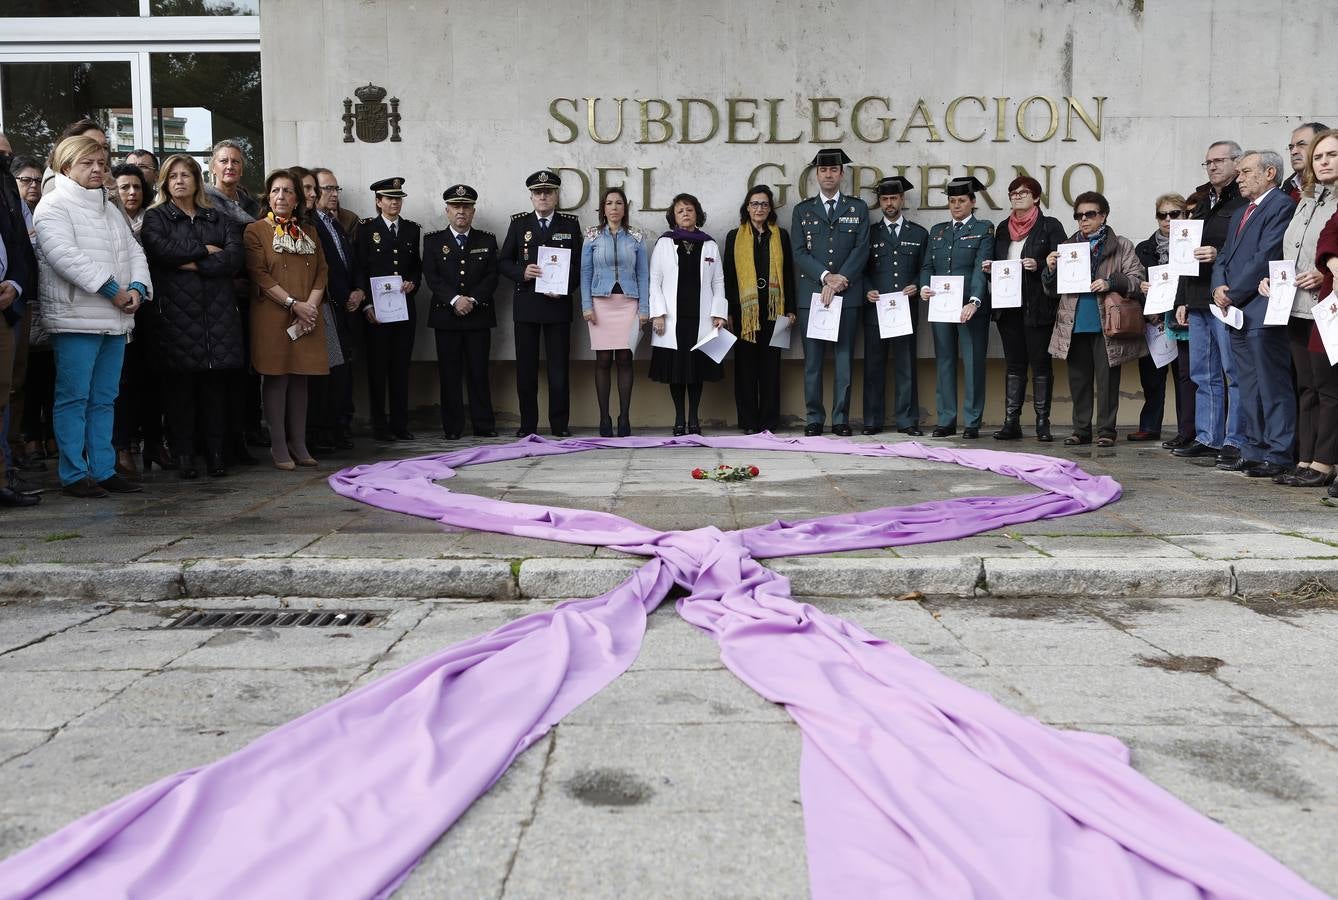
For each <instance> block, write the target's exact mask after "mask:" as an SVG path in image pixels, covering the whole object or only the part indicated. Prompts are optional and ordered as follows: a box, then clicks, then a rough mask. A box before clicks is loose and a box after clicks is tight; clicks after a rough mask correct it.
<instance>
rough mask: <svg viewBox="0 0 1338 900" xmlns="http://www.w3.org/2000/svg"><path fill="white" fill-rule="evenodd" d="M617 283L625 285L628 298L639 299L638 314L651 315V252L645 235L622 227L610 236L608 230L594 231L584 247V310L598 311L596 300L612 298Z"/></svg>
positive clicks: (582, 253)
mask: <svg viewBox="0 0 1338 900" xmlns="http://www.w3.org/2000/svg"><path fill="white" fill-rule="evenodd" d="M615 252H616V266H615ZM615 270H616V272H617V274H616V275H615V274H614V273H615ZM614 282H617V283H618V284H620V285H621V286H622V289H623V295H624V296H627V297H634V298H636V301H637V314H638V315H642V316H649V315H650V253H649V252H648V251H647V250H646V244H645V239H644V237H643V236H642V233H641V232H640V231H638V230H636V229H630V230H629V229H626V228H621V229H619V230H618V233H617V234H610V233H609V230H608V228H607V227H601V228H590V229H588V230H587V231H586V233H585V242H584V243H583V244H582V245H581V311H582V312H584V311H586V310H591V309H594V308H595V306H594V299H593V298H595V297H607V296H609V294H611V293H612V292H613V285H614Z"/></svg>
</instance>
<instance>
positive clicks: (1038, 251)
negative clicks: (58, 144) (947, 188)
mask: <svg viewBox="0 0 1338 900" xmlns="http://www.w3.org/2000/svg"><path fill="white" fill-rule="evenodd" d="M1066 240H1067V237H1066V236H1065V234H1064V226H1063V225H1061V224H1059V220H1058V219H1056V218H1054V217H1053V216H1047V215H1044V214H1042V215H1041V216H1040V217H1039V218H1038V219H1037V220H1036V224H1035V225H1033V226H1032V227H1031V231H1029V232H1027V239H1026V240H1025V241H1023V242H1022V258H1023V259H1034V260H1036V271H1034V272H1028V271H1027V270H1026V269H1023V270H1022V309H1021V310H1016V309H1001V310H996V311H995V313H994V318H995V320H996V321H997V320H998V319H1000V318H1003V317H1005V316H1011V315H1016V314H1018V313H1019V312H1020V313H1021V315H1022V324H1024V325H1026V326H1027V327H1028V328H1051V327H1053V326H1054V324H1055V310H1056V309H1058V308H1059V302H1058V300H1056V299H1055V298H1054V297H1052V296H1050V295H1049V294H1047V293H1046V292H1045V288H1044V286H1042V284H1041V273H1042V272H1044V271H1045V269H1046V265H1045V260H1046V257H1048V256H1049V255H1050V254H1051V253H1052V252H1053V251H1054V249H1055V248H1056V247H1058V246H1059V245H1060V244H1062V243H1064V241H1066ZM1012 243H1013V238H1012V235H1010V234H1009V233H1008V219H1007V218H1005V219H1004V220H1003V221H1002V222H1000V223H999V224H998V226H997V227H996V228H995V229H994V252H993V253H992V254H990V258H991V259H992V260H1000V259H1007V258H1008V248H1009V246H1010V245H1011V244H1012Z"/></svg>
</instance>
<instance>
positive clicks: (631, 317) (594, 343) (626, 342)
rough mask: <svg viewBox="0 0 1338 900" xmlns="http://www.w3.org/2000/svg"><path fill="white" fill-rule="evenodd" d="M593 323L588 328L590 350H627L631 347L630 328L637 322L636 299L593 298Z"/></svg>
mask: <svg viewBox="0 0 1338 900" xmlns="http://www.w3.org/2000/svg"><path fill="white" fill-rule="evenodd" d="M592 299H593V300H594V306H595V321H594V322H587V323H586V325H588V326H589V328H590V349H591V350H628V349H630V348H631V346H632V328H633V327H634V326H636V324H637V322H638V321H639V320H638V318H637V314H636V304H637V301H636V298H635V297H626V296H624V295H622V294H613V295H611V296H609V297H594V298H592Z"/></svg>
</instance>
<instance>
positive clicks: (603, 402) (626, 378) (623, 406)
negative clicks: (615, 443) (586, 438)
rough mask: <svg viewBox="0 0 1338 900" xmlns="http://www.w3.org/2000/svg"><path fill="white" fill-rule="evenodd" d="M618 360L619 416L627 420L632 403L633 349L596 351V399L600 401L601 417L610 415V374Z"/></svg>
mask: <svg viewBox="0 0 1338 900" xmlns="http://www.w3.org/2000/svg"><path fill="white" fill-rule="evenodd" d="M615 359H616V360H617V361H618V418H619V419H623V420H626V419H627V411H628V409H629V408H630V407H631V405H632V351H631V350H596V351H595V399H596V400H597V401H599V418H600V421H603V420H605V419H607V418H608V417H609V376H610V374H611V372H610V370H611V369H612V368H613V361H614V360H615Z"/></svg>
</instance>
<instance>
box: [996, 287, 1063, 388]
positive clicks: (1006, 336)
mask: <svg viewBox="0 0 1338 900" xmlns="http://www.w3.org/2000/svg"><path fill="white" fill-rule="evenodd" d="M995 324H996V325H998V326H999V340H1000V341H1001V342H1002V343H1003V352H1004V371H1005V373H1007V374H1009V375H1018V376H1021V378H1022V382H1023V384H1025V383H1026V381H1027V370H1028V369H1030V370H1031V377H1032V378H1036V377H1037V376H1038V375H1051V374H1053V369H1052V368H1051V363H1050V333H1051V332H1052V331H1054V326H1053V325H1028V324H1027V323H1026V322H1025V320H1023V318H1022V310H1020V309H1007V310H1002V311H1001V312H1000V313H999V318H998V320H997V321H996V322H995ZM1024 399H1025V398H1024Z"/></svg>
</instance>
